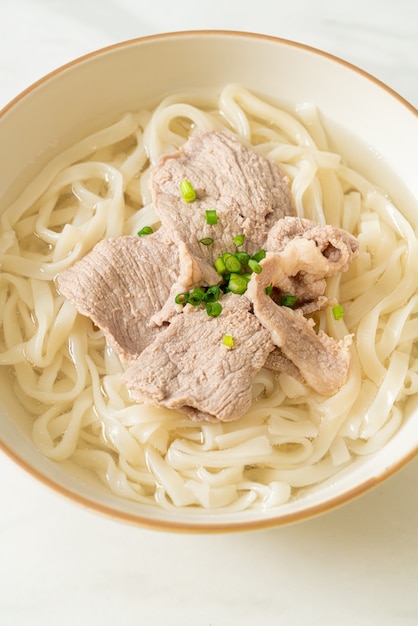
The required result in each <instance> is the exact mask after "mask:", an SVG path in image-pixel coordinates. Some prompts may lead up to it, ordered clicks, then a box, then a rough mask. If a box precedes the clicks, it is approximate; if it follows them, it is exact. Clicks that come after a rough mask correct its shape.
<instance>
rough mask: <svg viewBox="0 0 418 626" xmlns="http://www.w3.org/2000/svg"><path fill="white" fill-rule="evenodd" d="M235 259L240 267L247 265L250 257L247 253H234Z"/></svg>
mask: <svg viewBox="0 0 418 626" xmlns="http://www.w3.org/2000/svg"><path fill="white" fill-rule="evenodd" d="M235 257H236V258H237V259H238V261H239V262H240V263H241V265H247V264H248V261H249V260H250V255H249V254H248V252H236V253H235Z"/></svg>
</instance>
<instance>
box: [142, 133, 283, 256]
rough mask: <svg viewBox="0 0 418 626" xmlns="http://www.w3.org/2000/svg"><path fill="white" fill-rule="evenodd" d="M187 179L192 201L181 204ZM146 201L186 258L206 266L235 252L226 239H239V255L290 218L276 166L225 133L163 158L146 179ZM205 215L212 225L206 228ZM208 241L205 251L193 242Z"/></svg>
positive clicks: (196, 139)
mask: <svg viewBox="0 0 418 626" xmlns="http://www.w3.org/2000/svg"><path fill="white" fill-rule="evenodd" d="M184 179H187V180H189V181H190V182H191V183H192V185H193V188H194V189H195V191H196V194H197V198H196V200H195V201H194V202H190V203H187V202H185V200H183V198H182V196H181V193H180V190H179V184H180V182H181V181H182V180H184ZM151 186H152V198H153V203H154V206H155V209H156V211H157V213H158V215H159V216H160V219H161V223H162V224H163V225H164V226H165V227H166V228H167V229H169V231H170V232H171V233H172V234H173V238H174V240H176V241H185V242H187V244H188V245H189V246H190V249H191V253H192V254H193V255H194V256H195V257H197V258H201V259H203V260H205V261H207V262H209V263H212V262H213V261H214V260H215V259H216V258H217V257H218V256H219V255H220V254H222V253H223V252H235V251H236V247H235V244H233V242H232V241H231V240H232V237H234V236H235V235H239V234H243V235H245V237H246V239H245V245H244V248H245V250H246V251H247V252H248V253H250V254H253V253H254V252H256V251H257V250H259V249H260V248H262V247H263V246H264V243H265V241H266V238H267V234H268V232H269V230H270V228H271V227H272V226H273V224H275V222H276V221H277V220H279V219H280V218H282V217H284V216H285V215H293V214H294V207H293V203H292V199H291V194H290V189H289V181H288V179H287V178H286V177H285V176H284V175H283V174H282V172H281V170H280V169H279V167H278V166H277V165H276V164H275V163H273V162H272V161H269V160H267V159H266V158H264V157H263V156H261V155H260V154H258V153H257V152H255V151H254V150H253V149H249V148H247V147H246V146H244V145H243V144H242V143H240V142H239V141H237V140H236V139H235V138H234V137H233V136H232V135H230V134H228V133H226V132H219V131H209V132H205V133H201V134H197V135H194V136H192V137H191V138H190V139H189V140H188V141H187V142H186V143H185V144H184V146H182V148H181V149H180V150H179V151H178V152H176V153H174V154H170V155H166V156H164V157H163V158H162V159H161V161H160V162H159V164H158V166H157V167H156V169H155V170H154V173H153V176H152V182H151ZM206 210H216V212H217V217H218V223H217V224H214V225H209V224H206ZM206 237H209V238H211V239H213V240H214V242H213V244H212V245H210V246H204V245H202V244H201V243H199V241H200V240H201V239H203V238H206Z"/></svg>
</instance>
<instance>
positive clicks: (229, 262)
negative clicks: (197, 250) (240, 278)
mask: <svg viewBox="0 0 418 626" xmlns="http://www.w3.org/2000/svg"><path fill="white" fill-rule="evenodd" d="M222 258H223V261H224V263H225V267H226V269H227V270H228V272H240V271H241V269H242V265H241V263H240V262H239V261H238V259H237V257H236V256H234V255H233V254H229V253H226V254H223V255H222Z"/></svg>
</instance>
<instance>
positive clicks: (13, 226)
mask: <svg viewBox="0 0 418 626" xmlns="http://www.w3.org/2000/svg"><path fill="white" fill-rule="evenodd" d="M207 130H224V131H227V132H230V133H233V134H234V135H235V136H236V137H237V138H238V139H240V140H241V141H242V142H243V143H245V144H247V145H249V146H251V147H253V149H254V150H256V151H258V152H259V153H260V154H262V155H263V156H265V157H266V158H268V159H271V160H272V161H274V162H276V163H277V164H278V165H279V166H280V168H281V169H282V171H283V172H284V173H285V174H286V175H287V176H288V178H289V180H290V186H291V192H292V196H293V200H294V204H295V207H296V211H297V215H298V216H299V217H305V218H308V219H311V220H314V221H316V222H318V223H320V224H331V225H334V226H338V227H341V228H344V229H346V230H347V231H349V232H350V233H352V234H353V235H355V236H356V237H357V239H358V241H359V244H360V254H359V256H358V258H357V259H356V260H355V261H354V262H353V263H352V265H351V266H350V268H349V270H348V271H347V272H346V273H344V274H342V275H339V276H336V277H333V278H331V279H329V280H328V284H327V291H326V295H327V296H328V297H329V298H330V299H333V298H335V299H336V300H337V301H338V302H340V303H341V304H342V306H343V308H344V311H345V316H344V319H343V320H338V321H337V320H335V319H334V318H333V316H332V314H331V313H330V310H329V309H325V310H323V311H319V312H317V313H315V316H314V320H315V324H316V328H317V329H318V330H323V331H324V332H326V333H327V334H329V335H330V336H331V337H334V338H335V339H342V338H343V337H344V336H345V335H347V334H349V333H352V334H353V344H352V346H351V365H350V371H349V377H348V380H347V382H346V384H345V385H344V386H343V387H342V388H341V389H340V390H339V391H338V392H337V393H336V394H335V395H333V396H332V397H324V396H321V395H319V394H318V393H315V392H313V391H312V390H311V389H310V388H309V387H307V386H306V385H304V384H303V383H301V382H298V381H296V380H295V379H293V378H292V377H290V376H289V375H287V374H284V373H283V374H275V373H273V372H272V371H270V370H267V369H265V368H262V369H261V370H260V371H259V373H258V374H257V375H256V376H255V378H254V381H253V388H252V393H253V403H252V406H251V409H250V410H249V411H248V412H247V413H246V414H245V415H244V416H243V417H242V418H240V419H239V420H238V421H237V422H232V423H196V422H193V421H191V420H190V419H189V418H187V417H186V416H184V415H182V414H180V413H177V412H175V411H169V410H166V409H162V408H156V407H153V406H150V405H141V404H137V403H134V402H133V401H132V400H131V398H130V396H129V394H128V392H127V390H126V388H125V387H124V385H123V383H122V381H121V377H122V374H123V371H124V366H123V364H122V363H121V362H120V360H119V358H118V357H117V355H116V354H115V353H114V352H113V351H112V349H111V348H110V347H109V346H108V345H107V344H106V341H105V339H104V337H103V334H102V332H101V331H100V330H98V329H97V328H96V327H95V326H94V325H93V324H92V323H91V321H90V320H89V319H88V318H87V317H84V316H82V315H80V314H78V313H77V311H76V310H75V308H74V306H73V305H72V304H71V303H70V302H68V301H67V300H65V299H64V298H63V297H62V296H61V295H60V294H59V293H58V292H57V290H56V287H55V278H56V276H57V274H59V273H60V272H62V271H63V270H65V269H66V268H67V267H69V266H70V265H72V264H73V263H74V262H75V261H76V260H78V259H80V258H82V257H83V256H84V255H85V254H86V253H88V252H89V251H90V250H91V249H92V248H93V246H94V245H95V244H96V243H97V242H99V241H101V240H102V239H104V238H106V237H119V236H122V235H133V234H136V233H137V232H138V231H140V230H141V228H143V227H144V226H148V225H150V224H151V225H152V226H153V227H154V228H158V225H159V223H158V217H157V215H156V213H155V210H154V207H153V206H152V202H151V196H150V191H149V176H150V173H151V172H152V170H153V168H154V166H155V164H156V163H157V162H158V160H159V158H160V157H161V156H162V155H164V154H167V153H170V152H172V151H174V150H176V149H178V148H180V147H181V145H183V143H184V142H185V141H186V140H187V138H188V137H189V136H190V135H192V134H196V133H199V132H203V131H207ZM337 136H338V133H336V134H335V136H334V135H333V139H332V141H330V139H329V137H328V132H327V129H326V128H325V127H324V125H323V123H322V120H321V111H320V110H318V109H317V108H316V106H315V104H314V103H307V102H300V103H299V104H298V105H297V106H293V107H290V106H289V105H286V106H285V105H283V104H280V105H277V104H276V103H272V102H271V101H269V100H267V99H265V98H264V97H261V96H259V95H256V94H255V93H254V92H252V91H249V90H247V89H246V88H245V87H243V86H240V85H236V84H232V83H228V84H226V85H225V86H224V87H223V88H222V90H220V91H219V93H216V94H215V95H214V94H213V92H211V93H210V94H208V93H205V92H204V91H201V90H199V91H196V92H190V93H183V92H182V93H176V94H173V95H171V96H169V97H167V98H165V99H164V100H162V101H161V102H160V103H159V104H158V105H157V106H155V107H153V108H149V109H142V110H140V111H136V110H131V111H130V112H127V113H126V114H125V115H123V116H122V117H118V118H117V119H116V120H115V121H114V122H113V123H112V124H110V125H108V126H106V127H103V128H102V129H101V130H99V131H97V132H95V133H94V134H93V135H89V136H88V137H86V138H84V139H82V140H81V141H79V142H77V143H76V144H75V145H73V146H72V147H71V148H69V149H67V150H66V151H64V152H63V153H62V154H60V155H59V157H57V158H56V159H54V161H52V162H51V163H50V165H48V166H47V167H46V168H45V169H43V170H42V172H41V173H40V174H39V175H38V176H37V178H36V179H34V180H33V181H32V182H31V184H30V186H29V188H28V189H27V190H26V191H25V193H24V194H23V195H22V196H21V197H20V198H19V199H17V200H16V201H15V202H14V203H13V204H12V205H11V206H10V207H9V208H8V209H7V210H6V211H5V212H4V213H3V215H2V217H1V232H0V237H1V238H0V249H1V259H0V260H1V267H2V275H1V278H2V280H1V284H0V297H1V301H2V306H1V313H0V314H1V317H2V335H1V355H0V359H1V364H2V366H3V368H2V369H3V371H4V373H5V375H6V376H7V377H8V380H9V381H10V380H11V381H12V384H13V388H14V391H15V393H16V396H17V398H18V400H19V401H20V403H21V405H22V406H23V407H24V409H26V410H27V411H28V412H30V413H31V415H32V417H31V421H32V424H31V436H32V437H33V441H34V444H35V446H36V447H37V448H38V449H39V450H40V451H41V452H42V454H43V455H44V456H45V457H46V458H47V459H51V460H53V461H56V462H58V463H60V464H63V465H65V466H66V465H68V464H71V465H72V466H73V467H76V468H83V469H85V470H86V471H87V472H88V473H89V474H92V475H94V476H97V477H98V478H99V479H100V481H101V482H102V483H103V484H104V485H105V489H106V490H108V491H109V492H111V493H113V494H114V495H116V496H118V497H121V498H123V499H126V500H128V501H131V502H134V503H139V504H140V505H146V506H151V507H155V506H157V507H159V508H162V509H166V510H168V511H171V510H173V511H178V510H183V509H187V510H188V511H189V510H191V511H194V513H195V514H197V515H198V514H199V511H202V510H208V511H211V512H213V513H217V514H219V513H227V514H228V513H236V512H239V511H245V510H248V511H259V510H263V511H265V510H269V509H271V510H274V509H276V508H277V507H283V506H285V505H287V504H289V503H292V502H293V501H295V500H297V499H298V498H300V496H301V493H303V492H304V491H305V490H306V489H308V488H311V487H312V486H315V485H318V484H321V483H322V482H323V481H325V480H327V479H332V477H333V476H335V475H336V474H337V473H338V472H340V471H341V470H344V469H345V468H348V467H350V465H351V464H352V463H353V461H354V460H355V459H358V458H360V457H362V456H367V455H369V454H372V453H374V452H376V451H378V450H379V449H381V448H382V446H384V445H385V444H386V443H387V442H388V441H390V440H391V438H392V437H393V435H394V433H396V432H397V431H398V429H399V428H400V426H401V424H402V420H403V407H404V404H405V403H406V402H407V401H408V399H409V398H411V397H413V396H415V394H416V393H417V391H418V377H417V367H418V361H417V356H418V353H417V347H416V340H415V337H416V335H417V332H416V330H417V328H418V327H417V324H418V315H417V314H418V297H417V286H418V270H417V267H418V243H417V239H416V235H415V232H416V228H417V223H416V221H417V216H416V215H415V216H414V214H413V213H412V212H411V214H407V213H405V212H404V211H401V210H400V207H399V206H398V202H397V200H395V199H393V198H391V197H389V195H388V194H387V192H386V190H384V189H380V188H379V187H377V186H376V185H375V184H373V183H372V182H370V181H369V180H368V178H366V177H365V176H364V174H363V173H362V171H360V170H359V171H358V170H357V167H356V162H355V161H354V159H352V158H350V159H349V160H347V158H346V154H345V153H344V154H340V152H339V150H338V148H336V145H335V144H334V143H333V142H334V140H335V137H337ZM344 139H345V138H344ZM340 143H343V144H344V145H345V141H343V142H340ZM351 143H352V142H351ZM338 144H339V142H338V141H337V145H338ZM347 145H348V146H349V145H350V143H348V144H347ZM352 145H354V144H353V143H352ZM360 152H361V150H360ZM401 195H402V194H401ZM76 471H77V472H78V471H79V470H76Z"/></svg>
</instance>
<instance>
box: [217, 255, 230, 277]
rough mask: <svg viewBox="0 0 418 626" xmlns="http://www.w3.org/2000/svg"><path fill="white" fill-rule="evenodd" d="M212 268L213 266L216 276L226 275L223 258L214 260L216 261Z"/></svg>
mask: <svg viewBox="0 0 418 626" xmlns="http://www.w3.org/2000/svg"><path fill="white" fill-rule="evenodd" d="M214 266H215V270H216V271H217V272H218V274H220V275H221V276H222V275H223V274H226V272H227V269H226V265H225V262H224V260H223V258H222V257H221V256H220V257H218V258H217V259H216V261H215V262H214Z"/></svg>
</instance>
